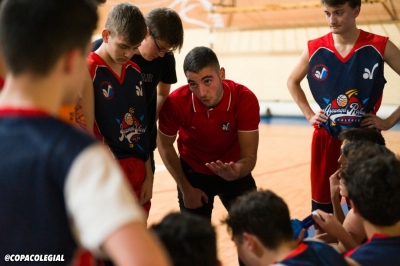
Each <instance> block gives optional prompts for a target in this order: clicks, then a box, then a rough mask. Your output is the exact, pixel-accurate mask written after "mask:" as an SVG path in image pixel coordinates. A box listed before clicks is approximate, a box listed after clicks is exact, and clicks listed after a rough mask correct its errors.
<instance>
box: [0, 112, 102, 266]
mask: <svg viewBox="0 0 400 266" xmlns="http://www.w3.org/2000/svg"><path fill="white" fill-rule="evenodd" d="M0 139H1V141H0V158H1V160H0V256H1V258H4V256H5V254H24V255H28V254H43V255H44V254H60V255H63V258H64V260H65V261H64V264H65V265H67V264H68V262H70V261H71V259H72V258H73V256H74V253H75V251H76V249H77V243H76V242H75V239H74V237H73V234H72V231H71V229H70V222H71V221H70V217H68V215H67V211H66V203H65V199H64V186H65V183H66V178H67V175H68V173H69V170H70V167H71V165H72V163H73V162H74V161H75V159H76V158H77V156H78V155H79V154H80V153H81V152H82V151H83V150H84V149H85V148H87V147H88V146H89V145H91V144H93V143H94V142H95V140H94V139H92V138H91V137H89V136H87V135H86V134H85V133H83V132H81V131H80V130H79V129H76V128H73V127H72V126H70V125H67V124H65V123H63V122H61V121H59V120H56V119H54V118H52V117H50V116H48V115H47V114H45V113H43V112H40V111H35V110H14V109H1V110H0ZM0 264H1V263H0ZM16 264H18V263H16Z"/></svg>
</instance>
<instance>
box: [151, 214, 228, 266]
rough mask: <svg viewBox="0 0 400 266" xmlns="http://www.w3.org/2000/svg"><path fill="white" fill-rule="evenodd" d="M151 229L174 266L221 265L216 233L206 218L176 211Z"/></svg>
mask: <svg viewBox="0 0 400 266" xmlns="http://www.w3.org/2000/svg"><path fill="white" fill-rule="evenodd" d="M151 229H152V230H153V231H154V232H155V234H156V235H157V237H158V238H159V239H160V241H161V242H162V243H163V244H164V246H165V248H166V249H167V250H168V253H169V255H170V257H171V259H172V261H173V264H174V266H188V265H191V266H220V265H221V263H220V262H219V261H218V258H217V242H216V241H217V234H216V233H215V229H214V227H213V226H212V225H211V223H209V222H208V221H207V220H206V219H204V218H203V217H200V216H197V215H194V214H190V213H185V212H183V213H179V212H174V213H170V214H168V215H166V216H165V217H164V218H163V219H162V221H161V222H160V223H158V224H153V225H152V226H151Z"/></svg>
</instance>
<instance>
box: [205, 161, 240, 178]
mask: <svg viewBox="0 0 400 266" xmlns="http://www.w3.org/2000/svg"><path fill="white" fill-rule="evenodd" d="M206 166H207V167H208V169H210V170H211V171H213V172H214V173H215V174H216V175H219V176H220V177H222V178H223V179H225V180H227V181H233V180H236V179H238V178H239V177H240V166H239V165H238V164H237V163H235V162H230V163H223V162H221V161H220V160H218V161H216V162H211V163H206Z"/></svg>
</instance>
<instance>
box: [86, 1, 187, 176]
mask: <svg viewBox="0 0 400 266" xmlns="http://www.w3.org/2000/svg"><path fill="white" fill-rule="evenodd" d="M145 20H146V25H147V35H146V37H145V38H144V40H143V41H142V43H141V44H140V46H139V47H138V49H137V50H136V52H135V54H134V55H133V57H132V58H131V61H133V62H134V63H136V64H137V65H138V66H139V67H140V71H141V73H142V78H143V83H142V86H143V92H144V94H145V95H146V102H147V114H148V131H149V134H150V144H149V145H150V147H149V148H150V149H149V150H150V160H151V167H152V171H153V173H154V171H155V165H154V150H155V149H156V147H157V145H156V137H157V126H156V122H157V119H158V112H159V110H160V109H161V106H162V104H163V103H164V101H165V99H166V98H167V96H168V95H169V92H170V89H171V84H174V83H176V82H177V77H176V70H175V57H174V54H173V52H174V51H176V50H178V51H180V49H181V48H182V45H183V26H182V21H181V19H180V17H179V15H178V14H177V13H176V12H175V11H174V10H172V9H170V8H165V7H157V8H154V9H152V10H150V12H149V13H148V14H147V15H146V16H145ZM102 41H103V40H102V39H100V40H97V41H95V42H94V48H93V49H97V48H98V47H99V46H100V44H101V43H102Z"/></svg>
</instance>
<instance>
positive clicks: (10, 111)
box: [0, 107, 50, 117]
mask: <svg viewBox="0 0 400 266" xmlns="http://www.w3.org/2000/svg"><path fill="white" fill-rule="evenodd" d="M0 116H24V117H50V114H49V113H48V112H46V111H43V110H40V109H37V108H14V107H4V108H0Z"/></svg>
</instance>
